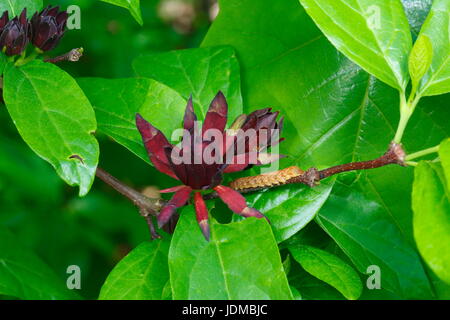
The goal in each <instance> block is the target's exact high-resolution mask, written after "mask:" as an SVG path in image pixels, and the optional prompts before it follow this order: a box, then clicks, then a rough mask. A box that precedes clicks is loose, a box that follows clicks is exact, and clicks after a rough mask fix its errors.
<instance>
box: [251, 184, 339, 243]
mask: <svg viewBox="0 0 450 320" xmlns="http://www.w3.org/2000/svg"><path fill="white" fill-rule="evenodd" d="M333 183H334V180H332V179H331V180H329V181H326V182H323V183H322V184H321V185H320V186H318V187H315V188H310V187H306V186H299V185H290V186H285V187H280V188H275V189H269V190H266V191H264V192H258V193H256V194H252V195H249V196H247V197H246V198H247V203H248V205H249V206H250V207H253V208H255V209H257V210H259V211H261V212H263V213H264V215H266V216H267V218H269V220H270V225H271V227H272V230H273V233H274V235H275V238H276V240H277V242H281V241H284V240H286V239H288V238H289V237H291V236H292V235H294V234H296V233H297V232H298V231H300V230H301V229H302V228H304V227H305V226H306V225H307V224H308V223H309V222H310V221H311V220H313V219H314V217H315V216H316V214H317V213H318V212H319V210H320V208H321V207H322V205H323V204H324V203H325V201H326V200H327V198H328V196H329V194H330V192H331V189H332V187H333Z"/></svg>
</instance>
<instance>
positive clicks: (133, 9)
mask: <svg viewBox="0 0 450 320" xmlns="http://www.w3.org/2000/svg"><path fill="white" fill-rule="evenodd" d="M101 1H103V2H106V3H111V4H113V5H116V6H119V7H122V8H125V9H128V11H130V13H131V15H132V16H133V18H134V19H135V20H136V21H137V22H138V23H139V24H140V25H141V26H142V25H143V24H144V21H143V20H142V14H141V6H140V0H101Z"/></svg>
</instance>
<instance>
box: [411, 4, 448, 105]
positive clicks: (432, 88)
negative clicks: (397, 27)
mask: <svg viewBox="0 0 450 320" xmlns="http://www.w3.org/2000/svg"><path fill="white" fill-rule="evenodd" d="M420 35H425V36H427V37H428V38H429V39H430V40H431V44H432V46H433V62H432V63H431V67H430V69H429V70H428V72H427V73H426V75H425V77H423V79H422V81H421V82H420V85H419V89H418V91H417V94H418V95H420V96H432V95H438V94H443V93H447V92H450V2H449V1H448V0H434V1H433V6H432V7H431V11H430V14H429V15H428V18H427V20H426V21H425V23H424V25H423V26H422V29H421V31H420Z"/></svg>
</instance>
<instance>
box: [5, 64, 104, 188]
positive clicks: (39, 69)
mask: <svg viewBox="0 0 450 320" xmlns="http://www.w3.org/2000/svg"><path fill="white" fill-rule="evenodd" d="M44 75H45V76H44ZM3 98H4V100H5V104H6V107H7V108H8V112H9V114H10V115H11V118H12V119H13V121H14V124H15V125H16V127H17V129H18V131H19V133H20V135H21V136H22V138H23V139H24V140H25V142H26V143H27V144H28V145H29V146H30V147H31V149H33V151H34V152H36V153H37V154H38V155H39V156H40V157H42V158H43V159H45V160H47V161H48V162H50V163H51V164H52V166H53V167H54V168H55V169H56V171H57V172H58V174H59V175H60V176H61V178H62V179H63V180H64V181H66V182H67V183H68V184H69V185H71V186H75V185H78V186H80V195H85V194H86V193H87V192H88V191H89V189H90V187H91V185H92V182H93V181H94V178H95V171H96V168H97V163H98V157H99V148H98V143H97V140H96V139H95V138H94V136H93V134H94V132H95V130H96V129H97V124H96V120H95V115H94V111H93V109H92V107H91V104H90V103H89V101H88V100H87V98H86V96H85V95H84V93H83V92H82V91H81V89H80V87H79V86H78V85H77V83H76V82H75V80H74V79H73V78H72V77H71V76H70V75H68V74H67V73H66V72H64V71H63V70H61V69H60V68H58V67H56V66H55V65H52V64H50V63H44V62H42V61H38V60H35V61H33V62H30V63H28V64H26V65H24V66H22V67H20V68H18V67H14V66H11V67H9V68H7V70H6V71H5V75H4V88H3Z"/></svg>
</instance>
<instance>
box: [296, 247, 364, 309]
mask: <svg viewBox="0 0 450 320" xmlns="http://www.w3.org/2000/svg"><path fill="white" fill-rule="evenodd" d="M289 251H290V252H291V254H292V256H293V257H294V259H295V260H296V261H297V262H298V263H300V265H301V266H302V267H303V269H305V270H306V271H307V272H308V273H310V274H311V275H313V276H314V277H316V278H318V279H320V280H322V281H324V282H326V283H328V284H330V285H331V286H333V287H334V288H336V289H337V290H339V292H341V293H342V294H343V295H344V296H345V297H346V298H347V299H351V300H355V299H358V298H359V296H360V295H361V292H362V283H361V279H360V278H359V275H358V273H357V272H356V271H355V270H354V269H353V268H352V267H351V266H349V265H348V264H347V263H345V262H344V261H342V260H341V259H339V258H338V257H336V256H335V255H333V254H331V253H329V252H327V251H324V250H321V249H317V248H314V247H310V246H305V245H301V246H291V247H289Z"/></svg>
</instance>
